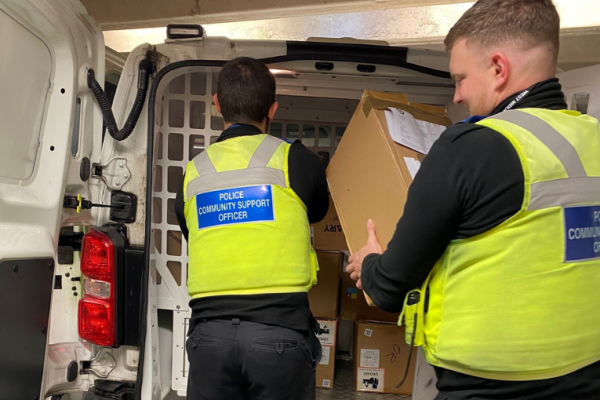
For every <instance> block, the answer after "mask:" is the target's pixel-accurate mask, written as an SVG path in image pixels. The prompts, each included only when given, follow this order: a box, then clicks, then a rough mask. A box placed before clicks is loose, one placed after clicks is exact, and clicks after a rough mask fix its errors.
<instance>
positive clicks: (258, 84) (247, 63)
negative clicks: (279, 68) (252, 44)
mask: <svg viewBox="0 0 600 400" xmlns="http://www.w3.org/2000/svg"><path fill="white" fill-rule="evenodd" d="M217 97H218V99H219V104H220V106H221V114H223V119H224V120H225V121H226V122H233V123H241V124H249V123H257V122H258V123H261V122H262V121H263V120H264V119H265V118H267V117H268V114H269V109H270V108H271V105H273V103H275V77H274V76H273V74H272V73H271V71H269V68H267V66H266V65H265V64H263V63H262V62H260V61H258V60H255V59H253V58H250V57H239V58H236V59H233V60H231V61H229V62H227V63H226V64H225V65H224V66H223V68H222V69H221V72H220V74H219V80H218V82H217Z"/></svg>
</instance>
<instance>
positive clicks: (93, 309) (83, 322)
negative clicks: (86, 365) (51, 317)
mask: <svg viewBox="0 0 600 400" xmlns="http://www.w3.org/2000/svg"><path fill="white" fill-rule="evenodd" d="M115 264H116V259H115V246H114V243H113V242H112V240H111V239H110V238H109V237H108V236H107V235H105V234H104V233H102V232H99V231H95V230H90V231H89V233H87V234H86V235H85V236H84V237H83V244H82V248H81V274H82V277H81V278H82V284H83V293H84V295H83V298H82V299H81V300H79V316H78V328H79V336H80V337H81V338H82V339H84V340H87V341H88V342H91V343H96V344H98V345H101V346H113V345H114V344H115V341H116V315H115V308H116V307H115V299H116V265H115Z"/></svg>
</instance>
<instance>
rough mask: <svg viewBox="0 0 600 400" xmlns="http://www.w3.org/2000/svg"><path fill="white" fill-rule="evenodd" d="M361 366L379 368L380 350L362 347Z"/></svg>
mask: <svg viewBox="0 0 600 400" xmlns="http://www.w3.org/2000/svg"><path fill="white" fill-rule="evenodd" d="M360 366H361V367H365V368H379V350H378V349H361V350H360Z"/></svg>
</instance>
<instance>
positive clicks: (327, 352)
mask: <svg viewBox="0 0 600 400" xmlns="http://www.w3.org/2000/svg"><path fill="white" fill-rule="evenodd" d="M330 354H331V347H329V346H323V353H322V355H321V362H320V363H319V364H321V365H329V356H330Z"/></svg>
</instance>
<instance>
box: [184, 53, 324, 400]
mask: <svg viewBox="0 0 600 400" xmlns="http://www.w3.org/2000/svg"><path fill="white" fill-rule="evenodd" d="M214 102H215V106H216V108H217V110H218V111H220V112H221V113H222V114H223V118H224V120H225V127H226V129H225V130H224V131H223V133H222V134H221V136H220V137H219V139H218V140H217V142H216V143H215V144H213V145H211V146H210V147H208V148H207V149H206V151H204V152H203V153H201V154H199V155H198V156H197V157H195V158H194V159H193V160H192V161H191V162H190V163H189V164H188V166H187V169H186V173H185V177H184V182H183V188H182V191H180V193H179V194H178V196H177V200H176V202H177V206H176V214H177V217H178V220H179V224H180V226H181V230H182V232H183V234H184V236H185V237H186V239H187V241H188V253H189V267H188V268H189V272H188V290H189V294H190V296H191V298H192V300H191V303H190V305H191V308H192V318H191V320H190V330H189V338H188V341H187V345H186V347H187V352H188V358H189V361H190V371H189V378H188V392H187V398H188V399H190V400H198V399H210V400H218V399H263V400H268V399H283V398H285V399H298V400H300V399H302V400H304V399H314V398H315V367H316V362H317V359H319V358H320V351H321V346H320V344H319V341H318V339H317V338H316V336H315V335H314V333H313V332H314V331H315V328H317V327H318V325H316V321H315V320H314V318H313V317H312V314H311V312H310V309H309V306H308V296H307V292H308V290H309V289H310V287H311V286H312V285H313V284H314V283H315V281H316V273H317V261H316V256H315V252H314V250H313V249H312V247H311V242H310V231H309V222H317V221H320V220H321V219H323V217H324V216H325V214H326V213H327V208H328V205H329V200H328V194H327V182H326V178H325V168H324V165H323V164H322V162H321V160H320V159H319V157H318V156H317V155H315V154H313V153H312V152H310V151H309V150H308V149H307V148H306V147H304V146H303V145H302V144H301V143H300V142H295V143H293V144H289V143H287V142H285V141H283V140H281V139H278V138H276V137H273V136H269V135H266V134H265V133H264V132H266V131H267V129H268V122H269V121H270V120H272V118H273V116H274V114H275V111H276V110H277V103H276V102H275V78H274V76H273V75H272V74H271V73H270V71H269V69H268V68H267V67H266V66H265V65H264V64H263V63H261V62H259V61H257V60H254V59H251V58H245V57H244V58H238V59H235V60H232V61H230V62H228V63H227V64H225V66H224V67H223V69H222V70H221V72H220V75H219V80H218V88H217V94H216V95H215V96H214ZM188 231H189V232H188Z"/></svg>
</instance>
